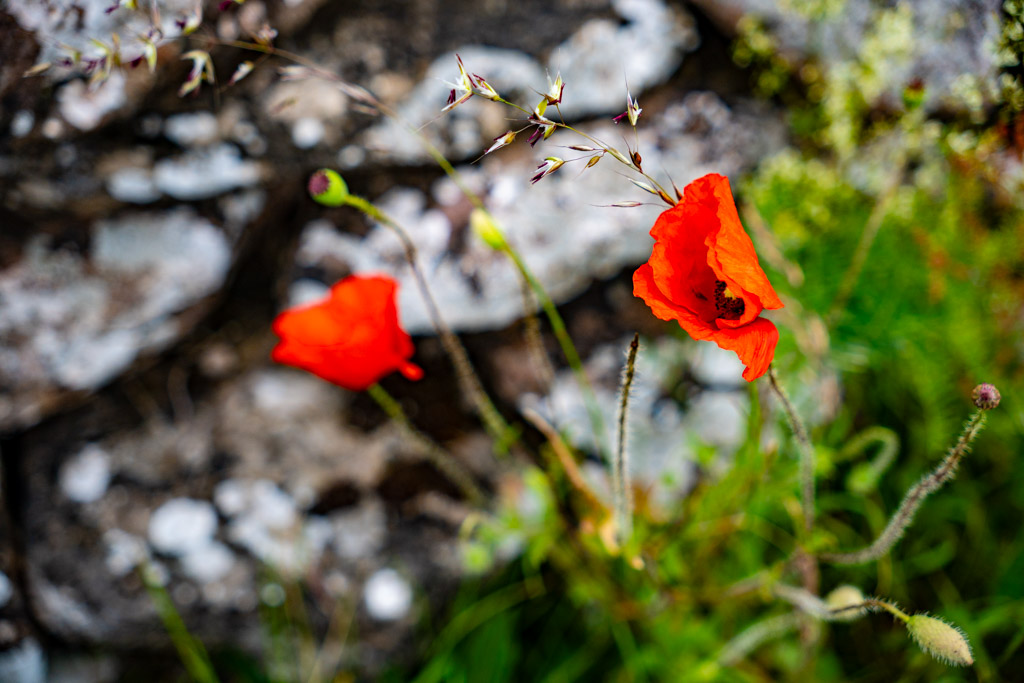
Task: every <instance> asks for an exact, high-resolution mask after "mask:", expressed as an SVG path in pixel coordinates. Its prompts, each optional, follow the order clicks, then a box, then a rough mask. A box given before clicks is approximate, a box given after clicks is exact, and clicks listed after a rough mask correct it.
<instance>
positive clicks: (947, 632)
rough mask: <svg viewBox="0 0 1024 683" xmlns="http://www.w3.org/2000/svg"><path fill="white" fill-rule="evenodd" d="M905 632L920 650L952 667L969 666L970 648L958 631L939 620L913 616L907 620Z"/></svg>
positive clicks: (971, 662)
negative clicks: (907, 632) (908, 633)
mask: <svg viewBox="0 0 1024 683" xmlns="http://www.w3.org/2000/svg"><path fill="white" fill-rule="evenodd" d="M907 631H909V632H910V635H911V637H912V638H913V639H914V640H915V641H917V644H918V645H920V646H921V649H922V650H924V651H925V652H927V653H928V654H930V655H931V656H932V657H935V658H936V659H938V660H940V661H943V662H946V663H947V664H952V665H953V666H971V665H972V664H974V657H973V656H972V655H971V646H970V645H969V644H968V643H967V638H965V637H964V634H963V633H962V632H961V631H960V629H958V628H956V627H955V626H950V625H949V624H947V623H946V622H944V621H942V620H941V619H936V618H935V617H928V616H925V615H923V614H915V615H914V616H912V617H910V618H909V619H908V620H907Z"/></svg>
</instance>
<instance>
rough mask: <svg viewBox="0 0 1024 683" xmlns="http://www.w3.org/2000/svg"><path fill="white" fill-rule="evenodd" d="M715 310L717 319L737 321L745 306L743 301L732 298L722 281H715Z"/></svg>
mask: <svg viewBox="0 0 1024 683" xmlns="http://www.w3.org/2000/svg"><path fill="white" fill-rule="evenodd" d="M715 308H716V309H718V317H719V318H722V319H723V320H739V319H740V317H741V316H742V315H743V311H744V309H745V308H746V304H745V303H744V301H743V299H740V298H738V297H735V296H733V294H732V292H730V291H729V287H728V285H726V284H725V282H723V281H722V280H715Z"/></svg>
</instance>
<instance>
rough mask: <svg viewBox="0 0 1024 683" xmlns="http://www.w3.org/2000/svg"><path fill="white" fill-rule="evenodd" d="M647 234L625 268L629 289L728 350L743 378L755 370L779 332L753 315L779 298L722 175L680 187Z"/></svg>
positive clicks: (764, 363)
mask: <svg viewBox="0 0 1024 683" xmlns="http://www.w3.org/2000/svg"><path fill="white" fill-rule="evenodd" d="M651 236H652V237H653V238H654V239H655V240H656V242H655V245H654V251H653V252H652V253H651V258H650V259H648V261H647V263H645V264H644V265H642V266H640V267H639V268H638V269H637V270H636V272H635V273H633V294H634V295H636V296H638V297H640V298H641V299H643V300H644V302H646V304H647V305H648V306H650V308H651V311H652V312H653V313H654V315H656V316H657V317H659V318H661V319H662V320H675V321H676V322H678V323H679V326H680V327H682V328H683V329H684V330H686V331H687V333H689V335H690V336H691V337H693V338H694V339H698V340H708V341H713V342H715V343H716V344H718V345H719V346H720V347H722V348H723V349H728V350H730V351H735V352H736V355H738V356H739V357H740V360H741V361H743V364H744V365H746V366H747V367H746V370H744V371H743V379H745V380H747V381H748V382H749V381H753V380H755V379H757V378H758V377H760V376H761V375H763V374H764V373H765V372H766V371H767V370H768V366H769V365H770V364H771V362H772V358H773V357H774V355H775V345H776V343H777V342H778V340H779V331H778V330H777V329H776V328H775V325H773V324H772V323H771V322H770V321H769V320H766V319H764V318H760V317H758V316H760V314H761V311H762V310H763V309H765V308H782V302H781V301H780V300H779V297H778V295H777V294H776V293H775V290H774V289H773V288H772V285H771V283H770V282H768V277H767V276H766V275H765V274H764V271H763V270H761V266H760V265H759V264H758V261H757V254H756V253H755V252H754V245H753V243H752V242H751V241H750V237H748V236H747V233H746V232H745V231H744V230H743V225H742V224H741V223H740V217H739V214H738V213H737V212H736V203H735V202H734V201H733V198H732V190H731V189H730V187H729V179H728V178H726V177H724V176H721V175H718V174H715V173H711V174H708V175H706V176H704V177H703V178H698V179H697V180H695V181H693V182H692V183H690V184H689V185H687V186H686V189H685V190H684V191H683V198H682V200H680V202H679V203H678V204H676V205H675V206H674V207H672V208H671V209H669V210H668V211H665V212H664V213H662V214H661V215H660V216H658V220H657V221H656V222H655V223H654V227H653V228H651Z"/></svg>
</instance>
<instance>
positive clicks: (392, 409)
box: [366, 384, 487, 507]
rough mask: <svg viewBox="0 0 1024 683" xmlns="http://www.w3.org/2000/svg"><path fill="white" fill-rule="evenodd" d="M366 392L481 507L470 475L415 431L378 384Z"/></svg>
mask: <svg viewBox="0 0 1024 683" xmlns="http://www.w3.org/2000/svg"><path fill="white" fill-rule="evenodd" d="M366 392H367V393H368V394H369V395H370V398H372V399H373V400H374V401H376V402H377V405H379V406H380V407H381V408H382V409H383V410H384V412H385V413H387V414H388V417H390V418H391V419H392V420H394V421H395V422H396V423H397V424H398V426H399V428H401V430H402V431H403V432H404V433H405V435H406V436H407V437H409V438H410V439H411V440H412V441H414V442H415V443H416V444H417V445H418V446H419V447H420V450H421V452H422V454H423V455H424V456H425V457H426V458H427V460H429V461H430V462H431V464H433V465H434V466H435V467H437V469H439V470H440V471H441V472H442V473H443V474H444V475H445V476H446V477H448V478H449V479H451V481H452V483H453V484H455V485H456V486H457V487H458V488H459V490H460V491H462V494H463V495H464V496H466V499H467V500H468V501H469V502H470V503H472V504H473V505H477V506H480V507H483V506H484V505H485V503H486V501H487V497H486V495H485V494H484V492H483V490H482V489H481V488H480V487H479V486H478V485H477V483H476V482H475V481H474V480H473V477H472V475H471V474H470V473H469V471H468V470H466V468H465V467H464V466H463V465H462V463H460V462H459V461H458V460H456V459H455V457H454V456H452V454H451V453H449V452H448V451H446V450H444V449H443V448H441V447H440V446H438V445H437V444H436V443H435V442H434V441H433V440H432V439H431V438H430V437H429V436H427V435H426V434H424V433H423V432H421V431H420V430H418V429H416V427H414V426H413V424H412V423H411V422H410V421H409V418H408V417H407V416H406V414H405V411H404V410H402V406H401V405H399V403H398V401H396V400H395V399H394V398H393V397H392V396H391V394H389V393H388V392H387V391H385V390H384V388H383V387H382V386H381V385H379V384H373V385H371V386H370V387H369V388H368V389H367V390H366Z"/></svg>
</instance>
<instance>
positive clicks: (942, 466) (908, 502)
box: [819, 410, 985, 564]
mask: <svg viewBox="0 0 1024 683" xmlns="http://www.w3.org/2000/svg"><path fill="white" fill-rule="evenodd" d="M984 426H985V411H984V410H977V411H976V412H975V413H974V414H973V415H971V418H970V419H969V420H968V421H967V424H966V426H965V427H964V431H963V432H962V433H961V434H960V438H959V439H958V440H957V442H956V444H955V445H954V446H953V447H952V448H951V449H949V453H948V454H947V455H946V457H945V458H943V460H942V462H941V463H939V466H938V467H936V468H935V469H934V470H933V471H932V472H931V473H929V474H927V475H925V476H924V477H922V479H921V481H919V482H917V483H916V484H914V486H912V487H911V488H910V490H909V491H907V495H905V496H904V497H903V502H902V503H900V507H899V509H898V510H896V513H895V514H894V515H893V516H892V519H890V520H889V524H888V525H886V527H885V529H884V530H883V531H882V533H881V534H879V536H878V538H876V539H875V542H874V543H872V544H871V545H869V546H867V547H866V548H862V549H860V550H855V551H852V552H848V553H822V554H821V555H819V559H821V560H823V561H825V562H831V563H833V564H864V563H866V562H873V561H875V560H877V559H878V558H880V557H882V556H883V555H885V554H886V553H888V552H889V551H890V550H892V547H893V546H894V545H896V543H897V542H898V541H899V540H900V539H901V538H902V537H903V534H904V533H906V531H907V529H908V528H909V527H910V525H911V524H912V523H913V521H914V515H915V514H917V510H918V508H920V507H921V503H923V502H924V499H925V498H927V497H928V496H929V495H931V494H932V493H935V492H936V491H938V490H939V489H940V488H942V486H943V485H944V484H945V483H946V482H947V481H949V480H950V479H952V478H953V476H954V475H955V474H956V468H957V466H958V465H959V464H960V460H961V459H962V458H963V457H964V455H966V454H967V453H968V452H969V451H970V449H971V442H972V441H974V439H975V438H977V436H978V433H979V432H980V431H981V430H982V428H983V427H984Z"/></svg>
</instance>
